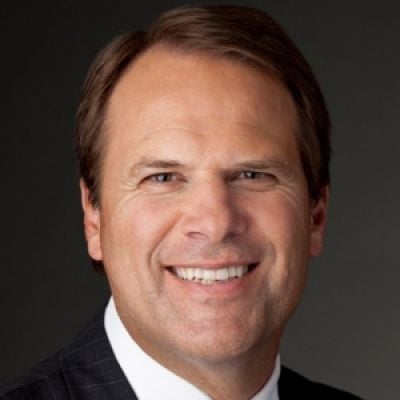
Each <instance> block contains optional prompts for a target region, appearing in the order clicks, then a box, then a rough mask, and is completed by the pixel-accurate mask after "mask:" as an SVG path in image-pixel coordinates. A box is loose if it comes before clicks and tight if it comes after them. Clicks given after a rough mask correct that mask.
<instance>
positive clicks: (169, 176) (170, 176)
mask: <svg viewBox="0 0 400 400" xmlns="http://www.w3.org/2000/svg"><path fill="white" fill-rule="evenodd" d="M177 179H178V177H177V176H176V174H174V173H172V172H163V173H160V174H154V175H150V176H148V177H147V178H146V179H145V181H151V182H156V183H167V182H172V181H176V180H177Z"/></svg>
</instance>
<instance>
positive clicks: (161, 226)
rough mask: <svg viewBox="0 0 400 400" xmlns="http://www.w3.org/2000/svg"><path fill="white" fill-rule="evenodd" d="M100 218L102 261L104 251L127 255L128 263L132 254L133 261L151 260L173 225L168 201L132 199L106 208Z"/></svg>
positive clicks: (115, 254)
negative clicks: (103, 221)
mask: <svg viewBox="0 0 400 400" xmlns="http://www.w3.org/2000/svg"><path fill="white" fill-rule="evenodd" d="M161 203H162V204H161ZM103 220H105V221H106V222H105V225H104V226H103V227H102V232H103V235H102V238H103V240H102V242H103V243H102V247H103V250H104V253H105V254H104V257H105V262H107V259H106V258H107V254H108V255H111V256H112V257H113V258H118V259H121V258H129V259H130V261H131V262H132V261H133V260H132V258H133V257H134V260H135V263H136V262H143V261H151V257H152V255H154V252H155V251H156V250H157V248H158V246H159V244H160V243H161V242H162V241H163V240H164V238H165V237H166V236H167V234H168V232H169V230H170V229H171V228H172V226H173V221H174V212H173V209H171V206H169V205H168V202H162V201H159V200H157V199H139V198H132V199H130V200H127V201H125V202H124V203H123V204H122V205H120V206H119V207H113V208H110V209H108V210H106V211H105V218H103ZM110 261H112V260H110Z"/></svg>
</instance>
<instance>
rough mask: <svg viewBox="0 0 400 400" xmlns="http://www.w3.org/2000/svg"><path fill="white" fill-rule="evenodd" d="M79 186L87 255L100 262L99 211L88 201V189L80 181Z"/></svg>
mask: <svg viewBox="0 0 400 400" xmlns="http://www.w3.org/2000/svg"><path fill="white" fill-rule="evenodd" d="M79 186H80V189H81V203H82V208H83V224H84V229H85V237H86V242H87V248H88V253H89V255H90V257H91V258H92V259H93V260H96V261H100V260H101V259H102V258H103V255H102V251H101V242H100V209H99V207H97V206H95V205H93V203H92V202H91V201H90V198H89V197H90V196H89V193H90V192H89V189H88V188H87V186H86V184H85V183H84V182H83V180H82V179H81V180H80V182H79Z"/></svg>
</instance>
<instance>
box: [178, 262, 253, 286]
mask: <svg viewBox="0 0 400 400" xmlns="http://www.w3.org/2000/svg"><path fill="white" fill-rule="evenodd" d="M248 269H249V267H248V266H247V265H240V266H237V267H225V268H220V269H204V268H176V267H175V268H173V271H174V272H175V274H176V275H178V276H179V277H180V278H181V279H185V280H195V281H199V282H201V283H213V282H215V281H227V280H228V279H230V278H240V277H242V276H243V275H244V274H245V273H246V272H247V271H248Z"/></svg>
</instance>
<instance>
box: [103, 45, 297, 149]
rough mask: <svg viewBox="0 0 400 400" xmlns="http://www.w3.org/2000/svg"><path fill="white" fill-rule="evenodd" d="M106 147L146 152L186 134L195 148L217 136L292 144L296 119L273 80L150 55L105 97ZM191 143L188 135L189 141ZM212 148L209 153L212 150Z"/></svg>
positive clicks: (215, 64) (163, 52) (230, 65)
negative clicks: (154, 144)
mask: <svg viewBox="0 0 400 400" xmlns="http://www.w3.org/2000/svg"><path fill="white" fill-rule="evenodd" d="M106 128H107V129H106V131H107V133H106V135H107V138H106V142H107V143H108V144H107V147H115V146H116V145H117V144H118V145H119V146H118V147H122V146H121V144H122V143H123V142H124V143H125V144H126V148H129V147H131V146H133V145H134V146H135V147H136V150H137V151H138V149H139V148H140V146H141V145H142V144H147V145H151V144H152V143H151V142H152V141H154V140H156V139H157V138H159V137H162V138H163V139H162V140H168V138H170V139H171V140H175V138H176V135H177V134H178V133H180V134H182V133H183V132H182V131H185V132H186V133H187V134H189V133H191V134H194V135H195V137H197V138H199V140H200V141H202V143H203V144H202V146H204V145H205V144H206V143H205V142H207V143H210V142H215V141H216V140H217V139H218V138H221V135H222V134H224V135H227V134H228V135H230V137H231V138H232V140H233V141H234V140H235V138H236V137H242V138H243V137H246V138H247V139H249V138H250V139H251V138H253V139H254V141H255V142H257V141H258V139H260V138H270V139H271V138H272V139H274V138H275V139H277V140H279V141H280V142H282V143H285V144H289V142H290V144H293V141H294V140H295V132H296V130H297V128H298V119H297V112H296V107H295V105H294V102H293V100H292V97H291V95H290V94H289V92H288V91H287V90H286V89H285V88H284V87H283V85H282V84H281V83H280V82H279V81H278V80H277V79H275V78H273V77H271V76H269V75H267V74H266V73H264V72H261V71H260V70H258V69H256V68H254V67H250V66H247V65H243V64H241V63H238V62H236V61H231V60H227V59H221V58H218V59H216V58H211V57H208V56H204V55H201V54H182V53H177V52H174V51H170V50H167V49H163V48H153V49H151V50H149V51H147V52H146V53H144V54H143V55H142V56H140V57H139V58H138V59H137V60H136V61H135V62H134V63H133V64H132V65H131V66H130V67H129V68H128V70H127V71H126V72H125V74H124V75H123V76H122V78H121V79H120V81H119V82H118V83H117V85H116V87H115V89H114V91H113V94H112V95H111V98H110V102H109V107H108V112H107V122H106ZM192 136H193V135H192ZM214 148H215V146H214Z"/></svg>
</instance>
